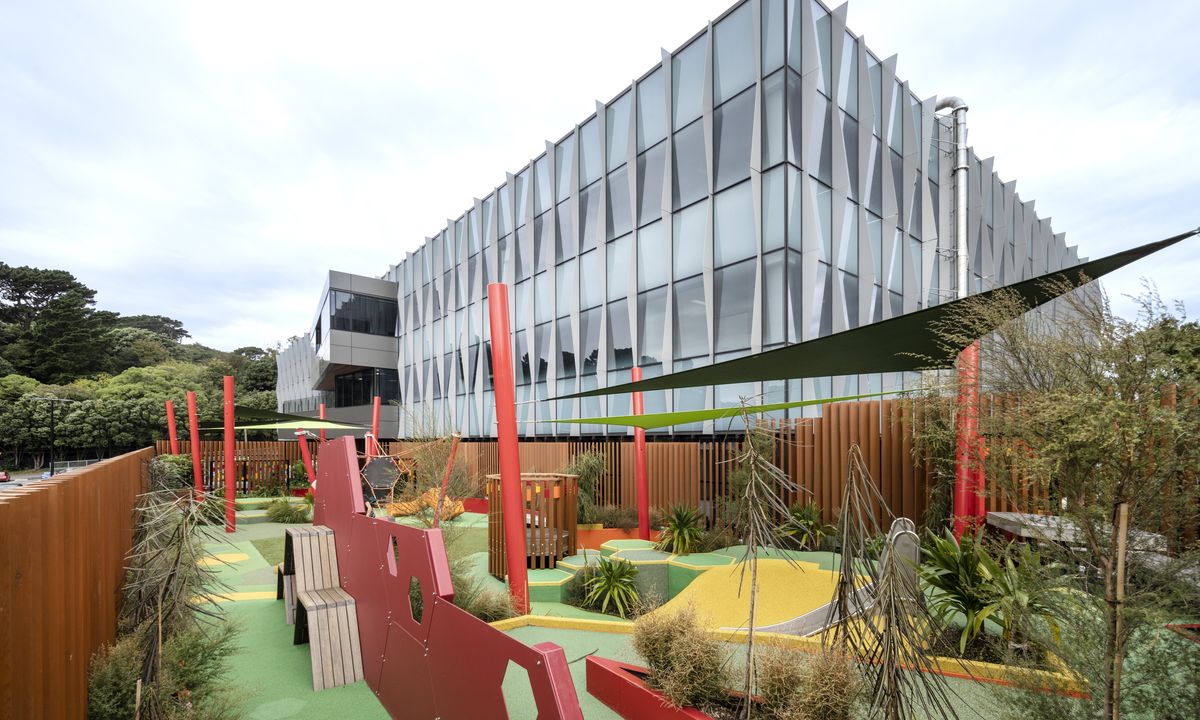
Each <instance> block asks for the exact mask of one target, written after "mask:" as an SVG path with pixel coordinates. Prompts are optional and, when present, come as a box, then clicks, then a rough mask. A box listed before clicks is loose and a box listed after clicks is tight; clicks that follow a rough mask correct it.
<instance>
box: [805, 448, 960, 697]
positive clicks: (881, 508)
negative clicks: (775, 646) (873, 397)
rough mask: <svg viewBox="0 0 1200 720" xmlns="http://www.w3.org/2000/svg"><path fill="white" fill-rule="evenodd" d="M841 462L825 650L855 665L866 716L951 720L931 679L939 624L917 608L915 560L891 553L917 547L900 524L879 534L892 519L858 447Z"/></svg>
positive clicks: (937, 682) (936, 680)
mask: <svg viewBox="0 0 1200 720" xmlns="http://www.w3.org/2000/svg"><path fill="white" fill-rule="evenodd" d="M847 460H848V462H847V465H848V469H847V472H846V490H845V492H844V494H843V496H842V512H841V518H840V523H839V526H840V530H839V532H840V535H841V548H842V550H841V553H842V563H841V570H840V573H839V577H838V582H837V589H836V591H835V594H834V600H833V602H832V603H831V605H830V615H829V623H830V624H833V629H832V630H831V631H830V632H827V633H826V634H825V635H824V636H823V642H824V643H825V644H826V649H827V650H829V649H833V650H836V651H838V652H843V653H845V654H847V655H849V656H850V657H852V658H854V659H855V660H856V661H857V662H858V663H859V667H860V668H861V669H862V671H863V672H864V673H865V674H866V676H867V685H868V687H869V694H870V696H871V700H870V710H869V715H870V717H882V718H885V719H886V720H907V719H908V718H916V717H924V718H957V717H958V715H957V714H956V713H955V710H954V707H953V705H952V704H951V701H950V697H951V690H950V688H949V686H948V684H947V683H946V680H945V678H944V677H942V676H941V675H940V674H937V673H935V672H933V671H934V670H935V669H936V668H937V664H936V660H935V658H936V652H935V647H934V642H933V640H934V638H935V637H936V634H937V627H938V625H937V623H936V621H935V619H934V618H933V617H932V616H931V615H930V614H929V612H928V611H927V610H926V608H925V606H924V604H923V603H922V600H921V598H922V595H921V589H920V586H919V584H918V581H917V574H916V567H915V566H914V564H913V561H912V560H911V559H910V558H906V557H903V556H902V554H901V553H899V552H897V550H896V547H897V544H898V540H899V539H900V538H901V536H904V535H905V534H911V538H910V541H911V542H916V535H915V534H912V529H911V528H912V527H913V525H912V523H911V521H909V520H907V519H904V518H901V519H900V520H899V521H896V522H893V523H891V525H892V529H891V530H890V531H887V532H885V531H884V529H883V525H882V524H881V520H895V516H894V515H892V512H891V510H889V509H888V506H887V503H886V502H884V499H883V495H881V494H880V492H879V489H878V488H877V487H876V485H875V483H874V481H872V479H871V475H870V473H869V471H868V470H867V466H866V463H865V462H864V461H863V457H862V451H861V450H860V449H859V447H858V445H851V446H850V452H849V455H848V458H847ZM881 538H882V539H884V541H883V543H882V545H881V544H880V542H879V539H881ZM914 547H915V546H914ZM880 548H882V549H880Z"/></svg>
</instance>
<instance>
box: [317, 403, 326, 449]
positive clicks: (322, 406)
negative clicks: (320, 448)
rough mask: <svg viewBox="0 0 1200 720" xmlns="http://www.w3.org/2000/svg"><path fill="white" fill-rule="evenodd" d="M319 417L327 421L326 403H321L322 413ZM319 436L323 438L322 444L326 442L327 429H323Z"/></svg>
mask: <svg viewBox="0 0 1200 720" xmlns="http://www.w3.org/2000/svg"><path fill="white" fill-rule="evenodd" d="M317 417H319V418H321V419H322V420H324V419H325V403H321V409H320V412H319V414H318V415H317ZM319 434H320V437H321V442H325V428H321V431H320V433H319Z"/></svg>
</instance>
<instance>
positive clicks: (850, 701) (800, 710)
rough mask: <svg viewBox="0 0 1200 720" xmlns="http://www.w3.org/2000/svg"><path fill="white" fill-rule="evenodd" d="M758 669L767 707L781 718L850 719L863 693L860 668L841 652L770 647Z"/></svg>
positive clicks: (758, 659)
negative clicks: (811, 653)
mask: <svg viewBox="0 0 1200 720" xmlns="http://www.w3.org/2000/svg"><path fill="white" fill-rule="evenodd" d="M755 668H756V670H757V673H756V674H757V677H758V694H759V696H760V697H762V700H763V710H764V711H765V712H766V714H767V716H768V717H772V718H776V719H777V720H849V718H850V717H851V714H852V711H853V710H854V707H855V705H856V704H857V703H858V701H859V698H860V697H861V696H862V690H863V682H862V678H861V677H860V676H859V673H858V668H857V667H855V665H854V662H853V661H851V660H850V659H849V658H848V657H846V656H845V655H843V654H841V653H838V652H834V651H824V652H821V653H819V654H817V655H807V654H806V653H800V652H797V651H795V650H787V649H784V648H779V647H768V648H766V649H765V650H762V651H760V652H759V653H758V654H757V656H756V658H755Z"/></svg>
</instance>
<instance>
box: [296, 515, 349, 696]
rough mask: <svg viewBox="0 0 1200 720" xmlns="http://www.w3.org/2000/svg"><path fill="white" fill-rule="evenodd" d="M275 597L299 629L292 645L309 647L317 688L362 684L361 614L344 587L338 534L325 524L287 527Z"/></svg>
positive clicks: (314, 683) (315, 688) (315, 687)
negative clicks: (359, 621)
mask: <svg viewBox="0 0 1200 720" xmlns="http://www.w3.org/2000/svg"><path fill="white" fill-rule="evenodd" d="M283 557H284V560H283V564H282V566H280V568H279V582H278V585H277V589H276V596H277V597H278V598H281V599H282V600H283V601H284V615H285V618H286V619H287V620H288V622H289V624H294V625H295V630H294V633H293V642H294V643H296V644H297V645H299V644H302V643H306V642H307V643H308V644H309V648H310V649H309V653H310V656H311V659H312V677H313V689H314V690H324V689H325V688H330V687H337V686H339V685H345V684H347V683H352V682H355V681H357V680H361V679H363V670H362V648H361V646H360V643H359V637H358V611H357V608H356V607H355V602H354V597H353V596H352V595H350V594H349V593H348V592H346V591H345V590H343V589H342V588H341V586H340V582H339V578H340V576H339V574H338V564H337V546H336V544H335V541H334V536H333V531H332V530H330V529H329V528H327V527H323V526H320V525H316V526H305V527H293V528H288V530H287V535H286V536H285V538H284V554H283Z"/></svg>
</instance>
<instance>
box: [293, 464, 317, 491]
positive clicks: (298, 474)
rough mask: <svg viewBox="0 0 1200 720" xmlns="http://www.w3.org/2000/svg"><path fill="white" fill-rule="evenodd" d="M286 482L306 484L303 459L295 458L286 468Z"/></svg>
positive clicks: (306, 476)
mask: <svg viewBox="0 0 1200 720" xmlns="http://www.w3.org/2000/svg"><path fill="white" fill-rule="evenodd" d="M314 470H315V468H314ZM288 482H290V483H291V484H293V485H300V486H301V487H303V486H304V485H307V484H308V471H307V470H305V469H304V461H303V460H297V461H296V462H294V463H292V464H291V467H289V468H288Z"/></svg>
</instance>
